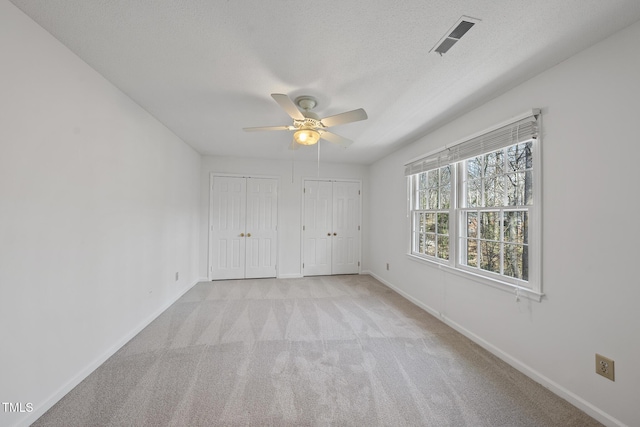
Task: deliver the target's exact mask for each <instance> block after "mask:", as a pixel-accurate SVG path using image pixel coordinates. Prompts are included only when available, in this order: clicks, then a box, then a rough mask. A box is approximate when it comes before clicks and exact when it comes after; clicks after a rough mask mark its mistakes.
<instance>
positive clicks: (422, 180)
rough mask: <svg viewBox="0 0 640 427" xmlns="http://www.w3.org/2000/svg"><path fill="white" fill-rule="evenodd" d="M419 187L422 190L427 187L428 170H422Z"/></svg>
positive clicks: (419, 176)
mask: <svg viewBox="0 0 640 427" xmlns="http://www.w3.org/2000/svg"><path fill="white" fill-rule="evenodd" d="M418 182H419V184H418V189H419V190H420V191H424V190H426V188H427V173H426V172H422V173H421V174H420V175H418Z"/></svg>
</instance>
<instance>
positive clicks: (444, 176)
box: [440, 165, 451, 186]
mask: <svg viewBox="0 0 640 427" xmlns="http://www.w3.org/2000/svg"><path fill="white" fill-rule="evenodd" d="M449 184H451V166H450V165H447V166H445V167H443V168H440V185H441V186H448V185H449Z"/></svg>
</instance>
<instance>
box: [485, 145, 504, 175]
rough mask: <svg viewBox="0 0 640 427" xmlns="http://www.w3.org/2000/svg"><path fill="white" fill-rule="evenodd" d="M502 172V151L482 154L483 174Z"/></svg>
mask: <svg viewBox="0 0 640 427" xmlns="http://www.w3.org/2000/svg"><path fill="white" fill-rule="evenodd" d="M503 172H504V155H503V151H502V150H500V151H495V152H493V153H489V154H485V156H484V175H485V176H490V175H498V174H501V173H503Z"/></svg>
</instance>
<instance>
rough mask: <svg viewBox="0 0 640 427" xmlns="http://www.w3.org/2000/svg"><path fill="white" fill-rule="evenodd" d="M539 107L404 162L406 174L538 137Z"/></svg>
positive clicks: (412, 173) (423, 170)
mask: <svg viewBox="0 0 640 427" xmlns="http://www.w3.org/2000/svg"><path fill="white" fill-rule="evenodd" d="M539 115H540V110H531V111H528V112H527V113H525V114H522V115H520V116H518V117H515V118H513V119H511V120H509V121H508V122H506V123H502V124H500V125H497V126H496V127H494V128H490V129H487V130H486V131H484V132H481V133H480V134H479V135H474V136H471V137H468V138H465V139H463V140H462V141H458V142H455V143H453V144H450V145H447V146H445V147H443V148H442V149H441V150H437V151H435V152H432V153H430V154H427V155H425V156H423V157H420V158H418V159H416V160H413V161H411V162H409V163H406V164H405V170H404V174H405V175H406V176H409V175H414V174H416V173H420V172H425V171H428V170H431V169H436V168H438V167H440V166H444V165H446V164H449V163H454V162H459V161H462V160H466V159H469V158H471V157H475V156H479V155H481V154H485V153H489V152H491V151H495V150H499V149H501V148H504V147H507V146H509V145H513V144H517V143H519V142H523V141H528V140H530V139H532V138H533V139H535V138H537V137H538V117H539Z"/></svg>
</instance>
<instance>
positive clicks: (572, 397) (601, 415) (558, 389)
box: [363, 271, 627, 427]
mask: <svg viewBox="0 0 640 427" xmlns="http://www.w3.org/2000/svg"><path fill="white" fill-rule="evenodd" d="M363 274H368V275H370V276H371V277H374V278H375V279H376V280H378V281H379V282H381V283H382V284H384V285H385V286H387V287H388V288H390V289H393V290H394V291H396V292H397V293H398V294H400V295H402V296H403V297H404V298H406V299H407V300H409V301H411V302H412V303H414V304H415V305H417V306H418V307H420V308H422V309H423V310H424V311H426V312H427V313H429V314H431V315H432V316H434V317H436V318H438V319H440V320H441V321H442V322H444V323H445V324H446V325H448V326H451V327H452V328H453V329H455V330H456V331H457V332H460V333H461V334H462V335H464V336H465V337H467V338H469V339H470V340H471V341H473V342H475V343H476V344H478V345H479V346H480V347H482V348H484V349H485V350H487V351H489V352H490V353H492V354H493V355H495V356H496V357H498V358H500V359H501V360H503V361H504V362H506V363H508V364H509V365H511V366H512V367H514V368H515V369H517V370H518V371H520V372H522V373H523V374H524V375H526V376H528V377H529V378H531V379H532V380H534V381H535V382H537V383H538V384H540V385H542V386H543V387H545V388H547V389H549V390H550V391H551V392H553V393H554V394H556V395H558V396H560V397H561V398H563V399H564V400H566V401H567V402H569V403H571V404H572V405H573V406H575V407H577V408H579V409H580V410H582V411H584V412H585V413H587V414H588V415H589V416H591V417H593V418H595V419H596V420H598V421H599V422H601V423H602V424H604V425H606V426H609V427H627V426H626V425H625V424H624V423H622V422H621V421H620V420H618V419H617V418H615V417H613V416H611V415H609V414H607V413H606V412H604V411H603V410H601V409H600V408H598V407H596V406H595V405H593V404H591V403H589V402H587V401H586V400H584V399H583V398H581V397H580V396H578V395H576V394H575V393H573V392H571V391H569V390H567V389H566V388H564V387H562V386H561V385H560V384H558V383H556V382H555V381H553V380H551V379H550V378H548V377H546V376H544V375H542V374H541V373H540V372H538V371H536V370H535V369H533V368H531V367H530V366H529V365H527V364H525V363H523V362H522V361H520V360H518V359H516V358H515V357H513V356H511V355H510V354H508V353H505V352H504V351H502V350H501V349H499V348H498V347H496V346H494V345H493V344H491V343H490V342H487V341H486V340H485V339H483V338H482V337H480V336H478V335H476V334H474V333H473V332H471V331H469V330H468V329H466V328H465V327H463V326H462V325H460V324H458V323H456V322H454V321H453V320H451V319H449V318H448V317H447V316H445V315H443V314H442V313H440V312H439V311H437V310H434V309H433V308H432V307H429V306H428V305H426V304H424V303H423V302H422V301H420V300H418V299H416V298H414V297H413V296H411V295H409V294H408V293H406V292H405V291H403V290H402V289H400V288H398V287H397V286H395V285H393V284H392V283H390V282H388V281H387V280H385V279H383V278H382V277H380V276H378V275H377V274H375V273H373V272H371V271H367V272H366V273H364V272H363Z"/></svg>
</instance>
